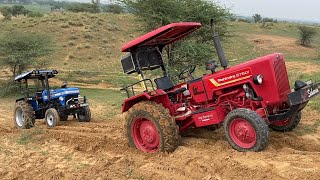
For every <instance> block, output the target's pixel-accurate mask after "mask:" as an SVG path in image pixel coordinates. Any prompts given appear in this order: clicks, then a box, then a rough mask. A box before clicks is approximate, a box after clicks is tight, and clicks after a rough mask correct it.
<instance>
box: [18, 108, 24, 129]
mask: <svg viewBox="0 0 320 180" xmlns="http://www.w3.org/2000/svg"><path fill="white" fill-rule="evenodd" d="M23 122H24V119H23V111H22V109H21V108H18V109H17V110H16V123H17V125H18V126H19V127H21V126H23Z"/></svg>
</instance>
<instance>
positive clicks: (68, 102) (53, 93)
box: [14, 70, 91, 129]
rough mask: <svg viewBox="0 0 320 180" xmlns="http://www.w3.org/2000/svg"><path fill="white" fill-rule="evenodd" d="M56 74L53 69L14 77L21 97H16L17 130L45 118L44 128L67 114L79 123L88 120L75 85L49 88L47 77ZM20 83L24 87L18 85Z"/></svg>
mask: <svg viewBox="0 0 320 180" xmlns="http://www.w3.org/2000/svg"><path fill="white" fill-rule="evenodd" d="M57 74H58V71H56V70H33V71H28V72H26V73H23V74H20V75H18V76H17V77H15V81H16V82H19V84H20V88H21V89H24V90H23V91H22V94H23V95H24V97H22V98H20V99H17V100H16V105H15V109H14V122H15V125H16V127H17V128H19V129H29V128H31V127H33V126H34V124H35V119H45V122H46V124H47V127H48V128H53V127H55V126H58V125H59V124H60V121H67V119H68V116H69V115H73V117H77V118H78V120H79V121H80V122H89V121H90V119H91V112H90V109H89V105H88V103H87V99H86V97H85V96H84V97H82V96H80V90H79V88H73V87H67V83H63V85H62V86H61V88H59V89H50V86H49V79H50V78H53V77H55V76H56V75H57ZM22 84H24V88H22Z"/></svg>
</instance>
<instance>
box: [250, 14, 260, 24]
mask: <svg viewBox="0 0 320 180" xmlns="http://www.w3.org/2000/svg"><path fill="white" fill-rule="evenodd" d="M252 17H253V20H254V22H255V23H259V22H261V21H262V17H261V15H260V14H254V15H253V16H252Z"/></svg>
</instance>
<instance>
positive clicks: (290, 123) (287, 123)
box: [269, 111, 301, 132]
mask: <svg viewBox="0 0 320 180" xmlns="http://www.w3.org/2000/svg"><path fill="white" fill-rule="evenodd" d="M300 120H301V111H299V112H298V113H297V114H296V115H295V116H294V117H292V118H290V119H286V120H283V121H278V122H275V123H273V124H270V125H269V127H270V128H271V129H272V130H274V131H278V132H289V131H292V130H293V129H295V128H296V127H297V126H298V124H299V123H300Z"/></svg>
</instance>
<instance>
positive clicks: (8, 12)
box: [0, 6, 12, 20]
mask: <svg viewBox="0 0 320 180" xmlns="http://www.w3.org/2000/svg"><path fill="white" fill-rule="evenodd" d="M0 12H1V14H2V15H3V16H4V20H11V17H12V9H11V8H10V7H7V6H4V7H1V8H0Z"/></svg>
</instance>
